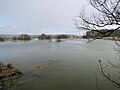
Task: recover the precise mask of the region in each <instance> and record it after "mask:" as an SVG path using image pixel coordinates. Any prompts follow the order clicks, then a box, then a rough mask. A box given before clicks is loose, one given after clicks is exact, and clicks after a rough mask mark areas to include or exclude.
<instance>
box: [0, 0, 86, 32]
mask: <svg viewBox="0 0 120 90" xmlns="http://www.w3.org/2000/svg"><path fill="white" fill-rule="evenodd" d="M86 5H87V0H0V32H1V33H5V34H21V33H28V34H41V33H46V34H54V33H69V34H70V33H79V31H78V30H77V29H75V28H74V27H75V26H74V24H73V19H74V18H75V17H76V16H78V15H79V13H80V11H81V8H82V7H83V6H86Z"/></svg>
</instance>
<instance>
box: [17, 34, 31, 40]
mask: <svg viewBox="0 0 120 90" xmlns="http://www.w3.org/2000/svg"><path fill="white" fill-rule="evenodd" d="M18 40H31V36H29V35H27V34H22V35H20V36H19V37H18Z"/></svg>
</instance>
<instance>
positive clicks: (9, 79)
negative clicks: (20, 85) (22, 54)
mask: <svg viewBox="0 0 120 90" xmlns="http://www.w3.org/2000/svg"><path fill="white" fill-rule="evenodd" d="M22 75H23V73H22V72H21V71H20V70H19V69H17V68H15V67H14V65H13V64H12V63H9V64H7V65H4V64H2V63H0V86H1V89H5V90H10V89H12V90H13V88H16V85H17V80H18V79H19V78H20V77H21V76H22Z"/></svg>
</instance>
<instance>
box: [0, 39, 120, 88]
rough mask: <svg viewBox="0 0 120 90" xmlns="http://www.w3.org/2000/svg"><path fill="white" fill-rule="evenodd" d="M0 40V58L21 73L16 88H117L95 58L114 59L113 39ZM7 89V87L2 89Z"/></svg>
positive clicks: (105, 61) (103, 60)
mask: <svg viewBox="0 0 120 90" xmlns="http://www.w3.org/2000/svg"><path fill="white" fill-rule="evenodd" d="M86 41H87V40H85V39H80V40H66V41H63V42H48V41H39V40H33V41H19V42H0V61H1V62H2V63H8V62H12V63H13V64H14V65H15V67H17V68H19V69H20V70H21V71H22V72H23V73H24V75H23V77H21V78H20V81H19V82H25V83H21V84H20V85H18V86H17V88H16V89H15V90H98V88H97V87H96V76H95V73H97V85H98V86H99V88H100V90H118V89H119V88H117V87H115V86H114V85H113V84H112V83H111V82H109V80H106V79H105V78H104V77H103V76H101V74H100V73H99V71H98V59H101V61H102V63H103V64H104V65H106V64H107V59H109V60H111V62H114V61H115V60H116V59H115V58H114V57H115V51H114V46H115V42H114V41H108V40H96V41H93V42H90V43H86ZM3 90H6V89H3Z"/></svg>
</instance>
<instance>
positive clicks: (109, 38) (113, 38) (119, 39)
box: [103, 37, 120, 41]
mask: <svg viewBox="0 0 120 90" xmlns="http://www.w3.org/2000/svg"><path fill="white" fill-rule="evenodd" d="M103 39H104V40H117V41H120V38H118V37H104V38H103Z"/></svg>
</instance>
